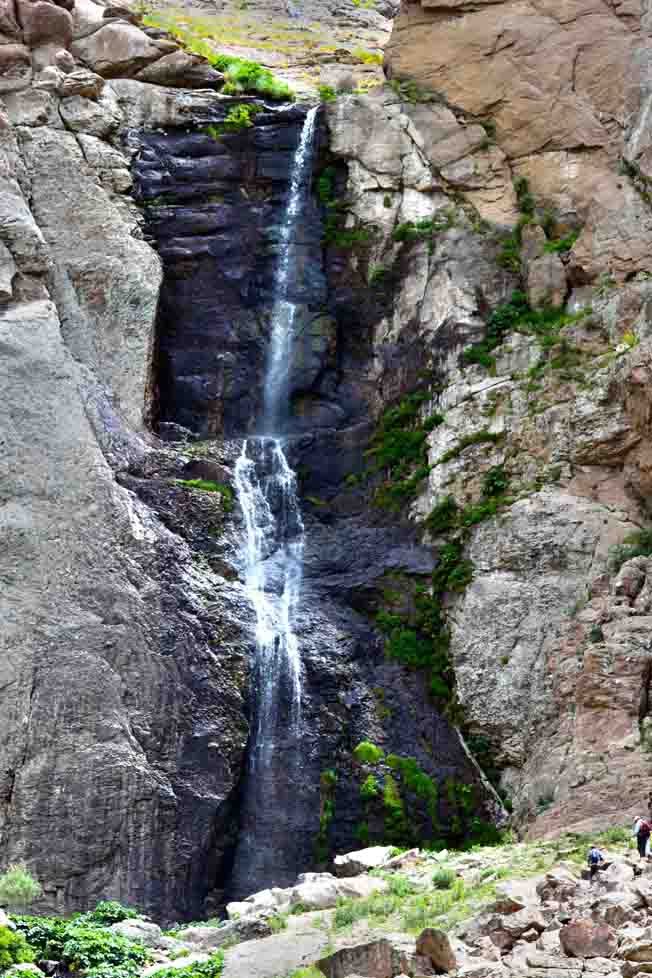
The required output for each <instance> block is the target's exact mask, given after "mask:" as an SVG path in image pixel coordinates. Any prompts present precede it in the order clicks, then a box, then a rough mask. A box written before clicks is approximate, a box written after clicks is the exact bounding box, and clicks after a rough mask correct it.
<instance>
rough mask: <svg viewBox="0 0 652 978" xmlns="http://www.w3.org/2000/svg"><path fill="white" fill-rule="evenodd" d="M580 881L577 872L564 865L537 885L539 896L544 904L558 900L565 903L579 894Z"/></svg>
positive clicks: (555, 868)
mask: <svg viewBox="0 0 652 978" xmlns="http://www.w3.org/2000/svg"><path fill="white" fill-rule="evenodd" d="M578 886H579V879H578V878H577V876H576V875H575V872H574V871H573V870H571V869H570V868H569V867H568V866H566V865H564V864H563V863H562V864H560V865H559V866H554V867H553V868H552V869H550V870H549V871H548V872H547V873H546V875H545V876H544V878H543V879H542V880H540V881H539V882H538V883H537V887H536V890H537V894H538V896H539V898H540V899H541V900H543V901H544V902H545V901H547V900H558V901H559V902H560V903H565V902H566V901H567V900H570V899H572V897H574V896H575V894H576V893H577V888H578Z"/></svg>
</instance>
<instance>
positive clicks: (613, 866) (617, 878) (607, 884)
mask: <svg viewBox="0 0 652 978" xmlns="http://www.w3.org/2000/svg"><path fill="white" fill-rule="evenodd" d="M633 880H634V867H633V866H632V865H631V864H630V863H626V862H623V861H621V860H614V861H613V862H611V863H610V864H609V866H608V867H607V868H606V869H604V870H602V872H601V873H600V882H601V883H602V885H603V886H604V888H605V889H606V890H607V891H608V892H616V891H622V890H623V889H624V888H625V886H626V885H627V884H628V883H631V882H632V881H633Z"/></svg>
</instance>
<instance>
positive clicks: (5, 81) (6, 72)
mask: <svg viewBox="0 0 652 978" xmlns="http://www.w3.org/2000/svg"><path fill="white" fill-rule="evenodd" d="M31 79H32V58H31V55H30V53H29V48H27V47H25V45H24V44H0V95H1V94H2V93H3V92H16V91H18V89H20V88H25V87H26V86H27V85H29V83H30V81H31Z"/></svg>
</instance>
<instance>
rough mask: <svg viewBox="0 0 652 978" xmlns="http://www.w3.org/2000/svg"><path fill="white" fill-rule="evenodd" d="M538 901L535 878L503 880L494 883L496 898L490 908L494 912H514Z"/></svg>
mask: <svg viewBox="0 0 652 978" xmlns="http://www.w3.org/2000/svg"><path fill="white" fill-rule="evenodd" d="M538 901H539V898H538V896H537V884H536V879H529V880H504V881H501V882H499V883H496V899H495V901H494V903H493V906H492V909H493V910H495V911H496V913H503V914H506V913H507V914H509V913H516V911H517V910H523V909H524V908H525V907H527V906H529V905H532V904H536V903H538Z"/></svg>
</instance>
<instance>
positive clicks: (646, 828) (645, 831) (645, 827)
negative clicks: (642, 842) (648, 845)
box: [638, 819, 652, 839]
mask: <svg viewBox="0 0 652 978" xmlns="http://www.w3.org/2000/svg"><path fill="white" fill-rule="evenodd" d="M651 831H652V827H651V826H650V823H649V822H646V821H645V819H643V821H642V822H641V824H640V825H639V827H638V835H639V836H640V837H641V839H647V838H648V837H649V835H650V832H651Z"/></svg>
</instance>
